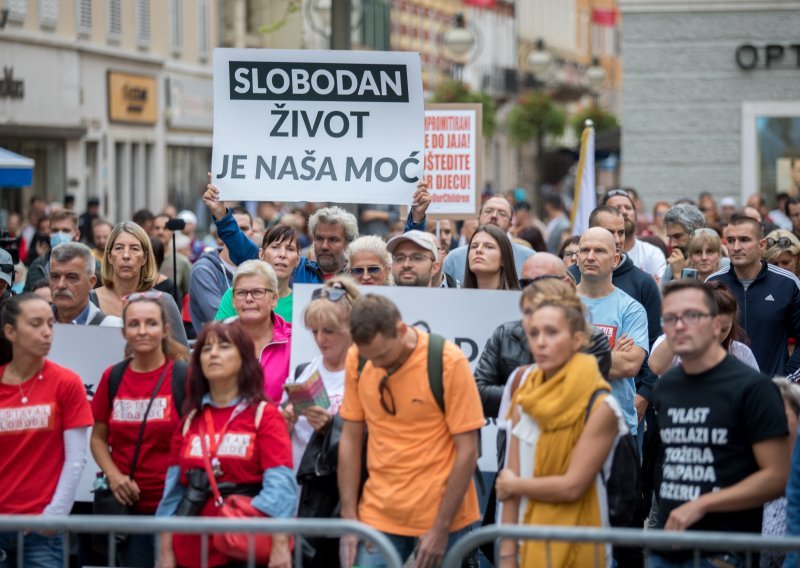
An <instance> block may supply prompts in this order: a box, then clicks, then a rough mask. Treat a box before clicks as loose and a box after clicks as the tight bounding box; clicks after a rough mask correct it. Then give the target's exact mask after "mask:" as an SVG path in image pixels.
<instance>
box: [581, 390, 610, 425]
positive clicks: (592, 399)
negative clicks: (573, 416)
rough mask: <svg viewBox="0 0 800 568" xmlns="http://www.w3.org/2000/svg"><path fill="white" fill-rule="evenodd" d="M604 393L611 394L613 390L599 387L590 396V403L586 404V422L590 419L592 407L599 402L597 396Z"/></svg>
mask: <svg viewBox="0 0 800 568" xmlns="http://www.w3.org/2000/svg"><path fill="white" fill-rule="evenodd" d="M603 393H606V394H611V391H609V390H608V389H606V388H601V389H597V390H596V391H594V392H593V393H592V396H591V397H590V398H589V404H588V405H587V406H586V418H585V419H584V422H588V421H589V415H590V414H591V413H592V409H593V408H594V405H595V402H597V397H599V396H600V395H601V394H603Z"/></svg>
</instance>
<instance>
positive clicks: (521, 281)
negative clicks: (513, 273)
mask: <svg viewBox="0 0 800 568" xmlns="http://www.w3.org/2000/svg"><path fill="white" fill-rule="evenodd" d="M539 280H564V277H563V276H557V275H555V274H542V275H541V276H537V277H536V278H520V279H519V287H520V288H525V287H526V286H529V285H530V284H533V283H534V282H538V281H539Z"/></svg>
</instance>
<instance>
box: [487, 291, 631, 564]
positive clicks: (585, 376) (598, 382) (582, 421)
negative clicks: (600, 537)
mask: <svg viewBox="0 0 800 568" xmlns="http://www.w3.org/2000/svg"><path fill="white" fill-rule="evenodd" d="M548 286H549V287H551V290H549V291H547V292H545V291H539V290H537V289H536V288H534V287H533V286H530V287H528V288H526V289H525V291H524V292H523V297H522V313H523V320H522V321H523V323H522V325H523V328H524V329H525V333H526V336H527V338H528V346H529V347H530V349H531V352H532V353H533V356H534V359H535V361H536V365H532V366H529V367H522V368H520V369H518V370H517V371H516V372H515V373H514V378H513V380H512V385H511V389H512V392H513V394H512V399H511V401H512V404H511V412H510V418H511V440H510V448H509V452H508V464H507V467H506V468H505V469H504V470H502V471H501V472H500V474H499V475H498V477H497V484H496V488H497V498H498V500H500V501H502V502H503V512H502V519H503V522H504V523H507V524H515V523H524V524H528V525H548V526H577V527H602V526H607V525H608V511H607V507H606V505H605V503H606V499H605V495H604V492H605V485H604V483H603V481H602V479H601V475H600V474H601V470H602V469H603V467H604V465H605V464H606V462H607V460H608V459H609V456H610V455H611V452H612V449H613V448H614V445H615V443H616V441H617V438H618V437H619V436H620V435H622V434H625V433H627V426H626V425H625V420H624V417H623V415H622V410H621V409H620V407H619V403H617V401H616V399H614V397H612V396H609V395H610V392H611V386H610V385H609V384H608V382H606V381H605V380H604V379H603V377H602V375H601V374H600V371H599V369H598V367H597V362H596V360H595V358H594V357H592V356H591V355H586V354H583V353H580V352H579V351H580V349H581V348H582V347H583V346H584V345H585V343H586V339H587V337H588V334H589V329H588V324H587V323H586V309H585V308H584V306H583V304H582V303H581V301H580V299H579V298H578V297H577V296H576V294H575V292H574V290H572V289H570V287H569V286H568V285H567V284H565V283H561V282H558V281H555V280H553V281H552V284H550V283H548ZM546 547H547V545H546V544H545V543H543V542H539V541H527V542H525V543H524V544H523V545H522V547H521V550H520V551H519V553H518V551H517V542H516V541H514V540H504V541H502V543H501V552H500V566H502V567H512V566H514V567H516V566H518V565H519V566H523V567H526V568H530V567H534V566H544V565H548V566H555V567H568V566H569V567H572V566H574V567H579V566H598V565H607V564H608V562H609V560H610V550H609V548H608V547H606V548H605V550H604V549H603V548H600V547H598V546H597V545H595V544H579V543H559V544H551V545H550V546H549V549H550V550H549V554H548V553H547V550H546ZM518 560H519V563H518Z"/></svg>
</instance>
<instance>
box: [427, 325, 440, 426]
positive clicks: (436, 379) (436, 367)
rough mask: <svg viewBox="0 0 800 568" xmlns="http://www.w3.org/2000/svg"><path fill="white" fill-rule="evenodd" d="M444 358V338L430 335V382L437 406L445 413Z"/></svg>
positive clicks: (434, 334) (433, 334)
mask: <svg viewBox="0 0 800 568" xmlns="http://www.w3.org/2000/svg"><path fill="white" fill-rule="evenodd" d="M443 356H444V337H442V336H441V335H438V334H436V333H431V334H429V335H428V382H429V383H430V386H431V392H433V398H435V399H436V404H438V405H439V408H440V409H441V410H442V412H444V381H443V380H442V366H443V364H444V363H443V361H442V358H443Z"/></svg>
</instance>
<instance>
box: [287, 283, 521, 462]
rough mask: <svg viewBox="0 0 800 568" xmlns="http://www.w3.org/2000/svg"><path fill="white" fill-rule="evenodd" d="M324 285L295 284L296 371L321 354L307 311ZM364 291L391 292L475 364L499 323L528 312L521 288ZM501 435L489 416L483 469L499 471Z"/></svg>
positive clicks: (409, 316)
mask: <svg viewBox="0 0 800 568" xmlns="http://www.w3.org/2000/svg"><path fill="white" fill-rule="evenodd" d="M318 287H319V286H318V285H314V284H296V285H295V286H294V301H293V308H292V321H293V322H294V323H293V326H292V362H291V369H292V371H291V372H292V373H294V368H295V367H297V365H299V364H300V363H303V362H306V361H310V360H311V359H313V358H314V357H317V356H319V350H318V349H317V346H316V344H315V343H314V338H313V336H312V335H311V333H310V332H309V331H308V330H307V329H306V328H305V326H304V325H303V311H304V310H305V307H306V306H307V305H308V303H309V302H310V301H311V292H312V291H313V290H314V289H315V288H318ZM360 291H361V293H362V294H366V293H370V294H381V295H382V296H386V297H388V298H389V299H391V300H392V301H393V302H394V303H395V304H396V305H397V308H398V309H399V310H400V314H401V315H402V316H403V321H405V322H406V323H408V324H412V325H415V326H418V327H419V328H420V329H422V330H424V331H433V332H435V333H438V334H439V335H442V336H444V337H445V338H446V339H449V340H450V341H452V342H453V343H455V344H456V345H458V346H459V347H461V349H462V351H464V354H465V355H466V356H467V358H468V359H469V362H470V365H471V366H472V368H473V369H474V368H475V365H476V364H477V363H478V359H479V358H480V355H481V353H482V352H483V348H484V346H485V345H486V341H487V340H488V339H489V337H490V336H491V335H492V333H493V332H494V330H495V328H496V327H497V326H499V325H500V324H501V323H505V322H507V321H512V320H518V319H520V318H521V317H522V314H521V313H520V309H519V297H520V292H513V291H499V290H467V289H463V288H462V289H458V290H455V289H443V288H416V287H405V286H369V287H365V286H362V287H360ZM467 306H468V308H467V309H465V307H467ZM496 438H497V429H496V427H495V425H494V420H491V421H487V425H486V426H484V428H483V430H482V432H481V441H482V444H483V447H482V451H481V459H480V461H479V462H478V466H479V467H480V469H481V470H482V471H496V470H497V456H496V454H497V450H496V441H497V440H496Z"/></svg>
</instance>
